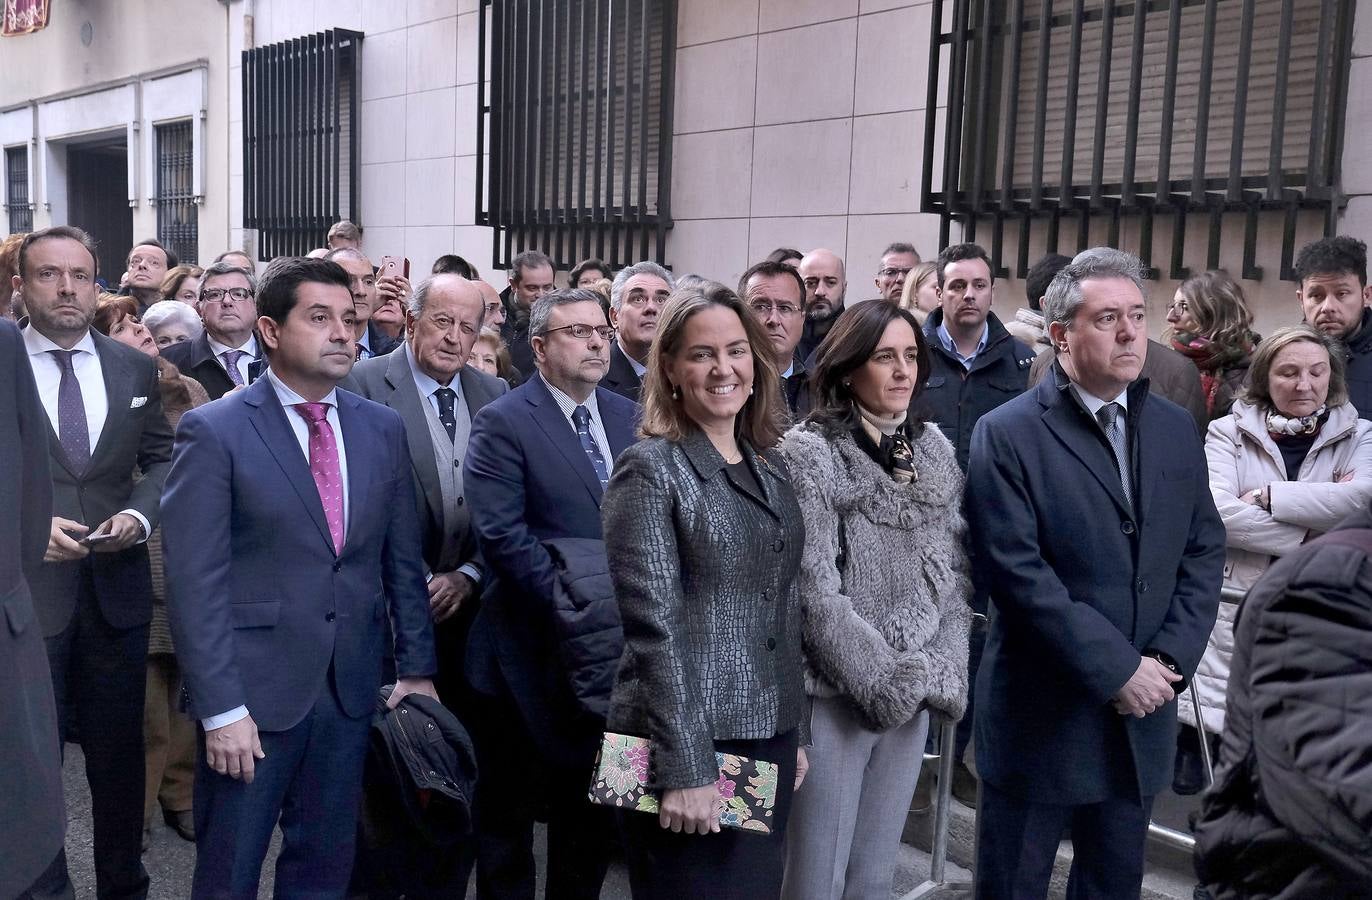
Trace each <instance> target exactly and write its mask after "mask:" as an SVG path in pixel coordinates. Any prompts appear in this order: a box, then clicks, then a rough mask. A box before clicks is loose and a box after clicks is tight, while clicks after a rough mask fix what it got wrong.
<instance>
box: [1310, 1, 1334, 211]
mask: <svg viewBox="0 0 1372 900" xmlns="http://www.w3.org/2000/svg"><path fill="white" fill-rule="evenodd" d="M1334 4H1335V0H1321V3H1320V37H1319V44H1318V45H1317V47H1316V50H1315V61H1316V62H1315V90H1314V94H1313V96H1312V98H1311V102H1310V149H1309V156H1308V159H1307V162H1306V164H1305V185H1306V193H1307V195H1310V194H1313V195H1315V196H1320V197H1324V196H1327V195H1328V191H1327V190H1325V189H1324V188H1326V186H1327V180H1328V178H1327V175H1326V170H1325V158H1324V154H1323V153H1322V152H1321V148H1322V146H1323V142H1324V137H1325V133H1326V130H1327V124H1326V122H1325V111H1324V110H1325V106H1326V103H1327V102H1328V101H1327V95H1328V93H1329V77H1330V71H1329V70H1330V67H1331V66H1332V65H1333V62H1334V60H1333V59H1332V56H1333V52H1332V49H1331V47H1330V45H1331V44H1332V43H1333V41H1334V20H1335V18H1337V9H1336V7H1335V5H1334Z"/></svg>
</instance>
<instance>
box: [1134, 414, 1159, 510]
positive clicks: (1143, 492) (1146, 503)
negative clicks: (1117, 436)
mask: <svg viewBox="0 0 1372 900" xmlns="http://www.w3.org/2000/svg"><path fill="white" fill-rule="evenodd" d="M1129 402H1130V403H1131V404H1132V403H1134V402H1136V401H1135V399H1134V398H1133V397H1130V398H1129ZM1137 402H1139V403H1141V404H1143V408H1142V410H1140V414H1139V418H1138V426H1137V427H1136V428H1134V429H1133V436H1134V443H1135V458H1136V459H1137V460H1138V461H1139V467H1138V473H1139V485H1138V488H1137V489H1136V490H1135V491H1134V493H1135V494H1137V495H1138V496H1139V498H1140V503H1139V518H1140V519H1141V520H1143V521H1147V520H1148V510H1149V508H1150V507H1151V506H1152V505H1153V490H1154V489H1155V488H1157V487H1159V486H1160V485H1161V484H1162V456H1163V453H1164V446H1163V444H1162V443H1161V441H1162V440H1163V436H1162V432H1161V431H1160V430H1159V429H1157V428H1150V427H1149V424H1148V423H1147V422H1146V421H1145V419H1146V418H1147V417H1148V414H1149V411H1150V410H1149V407H1148V405H1147V404H1148V398H1147V396H1146V395H1145V396H1144V397H1142V398H1140V399H1139V400H1138V401H1137Z"/></svg>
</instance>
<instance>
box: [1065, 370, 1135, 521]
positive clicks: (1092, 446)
mask: <svg viewBox="0 0 1372 900" xmlns="http://www.w3.org/2000/svg"><path fill="white" fill-rule="evenodd" d="M1050 389H1052V390H1057V389H1056V388H1054V387H1051V386H1050ZM1054 399H1055V400H1056V402H1054V403H1052V405H1050V406H1049V407H1048V409H1047V410H1046V411H1045V412H1044V414H1043V421H1044V424H1046V425H1047V426H1048V430H1049V431H1051V432H1052V433H1053V436H1054V437H1056V438H1057V439H1058V440H1059V441H1061V442H1062V444H1063V446H1065V447H1066V448H1067V449H1068V451H1069V452H1070V453H1071V454H1072V455H1073V456H1075V457H1076V458H1077V459H1079V460H1080V461H1081V464H1082V465H1083V466H1085V467H1086V470H1087V471H1088V472H1090V473H1091V475H1092V476H1093V477H1094V478H1095V479H1096V480H1097V481H1099V482H1100V485H1101V487H1103V488H1105V491H1106V493H1108V494H1109V495H1110V499H1112V500H1114V501H1115V505H1116V506H1117V507H1119V509H1120V511H1121V512H1123V513H1125V514H1126V515H1128V516H1129V517H1130V518H1133V516H1134V511H1133V510H1132V509H1130V508H1129V504H1128V503H1127V502H1125V499H1124V485H1123V484H1121V483H1120V475H1119V470H1118V469H1117V468H1116V467H1115V461H1114V458H1113V457H1112V455H1111V451H1110V448H1109V447H1108V446H1107V445H1106V444H1105V442H1104V439H1103V438H1102V437H1101V436H1099V435H1097V434H1095V433H1093V432H1092V431H1090V430H1089V429H1091V428H1092V427H1093V426H1092V425H1091V423H1090V422H1089V421H1088V419H1087V416H1086V412H1085V410H1083V409H1081V408H1080V407H1078V406H1077V404H1076V401H1075V400H1074V399H1072V398H1071V397H1068V396H1058V397H1056V398H1054Z"/></svg>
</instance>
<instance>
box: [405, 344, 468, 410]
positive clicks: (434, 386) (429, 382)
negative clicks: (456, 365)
mask: <svg viewBox="0 0 1372 900" xmlns="http://www.w3.org/2000/svg"><path fill="white" fill-rule="evenodd" d="M400 346H401V352H402V353H404V354H405V359H406V361H408V362H409V364H410V374H411V375H413V376H414V386H415V387H416V388H418V389H419V396H421V397H431V396H433V392H434V391H437V390H439V389H441V388H443V387H450V388H452V389H453V391H454V392H455V393H458V394H460V393H462V391H461V390H459V388H460V387H461V386H460V385H459V384H458V380H459V377H460V376H461V370H458V374H457V375H454V376H453V380H452V381H451V382H449V383H448V384H447V385H442V384H439V383H438V382H437V381H435V380H434V379H432V378H430V377H429V376H428V375H425V374H424V370H423V369H421V368H419V362H418V361H417V360H416V359H415V358H414V353H413V352H412V351H411V350H410V343H409V341H402V342H401V345H400Z"/></svg>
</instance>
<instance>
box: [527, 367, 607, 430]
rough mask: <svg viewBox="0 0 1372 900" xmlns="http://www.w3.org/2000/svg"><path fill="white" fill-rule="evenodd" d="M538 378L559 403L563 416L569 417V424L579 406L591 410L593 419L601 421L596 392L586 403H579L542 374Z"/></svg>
mask: <svg viewBox="0 0 1372 900" xmlns="http://www.w3.org/2000/svg"><path fill="white" fill-rule="evenodd" d="M538 377H539V378H540V379H542V381H543V384H544V386H545V387H547V388H548V393H550V394H552V395H553V400H554V401H555V402H556V403H557V408H558V409H560V410H562V414H563V415H564V416H566V417H567V420H568V421H569V422H570V421H571V419H572V413H573V412H575V411H576V408H577V407H578V406H584V407H586V409H588V410H590V413H591V418H592V419H593V420H595V421H599V420H600V406H599V404H597V403H596V399H595V391H591V396H589V397H587V398H586V401H585V402H584V403H577V402H576V401H575V400H573V399H572V398H571V397H569V396H568V395H567V394H565V393H563V391H562V389H561V388H558V387H557V386H555V385H554V384H553V383H552V382H551V381H549V380H548V379H546V378H544V377H543V373H542V372H540V373H538Z"/></svg>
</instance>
